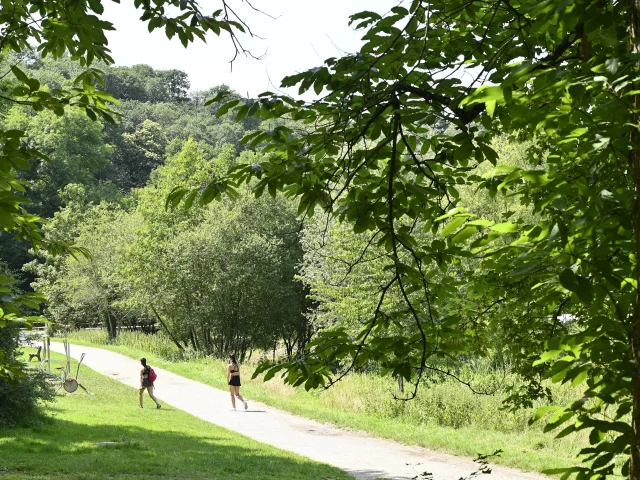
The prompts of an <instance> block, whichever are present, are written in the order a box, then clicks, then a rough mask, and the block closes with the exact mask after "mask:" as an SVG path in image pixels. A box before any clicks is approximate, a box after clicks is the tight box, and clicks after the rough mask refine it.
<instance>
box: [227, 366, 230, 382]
mask: <svg viewBox="0 0 640 480" xmlns="http://www.w3.org/2000/svg"><path fill="white" fill-rule="evenodd" d="M230 378H231V365H228V366H227V383H229V379H230Z"/></svg>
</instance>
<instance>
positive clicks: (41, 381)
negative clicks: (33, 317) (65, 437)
mask: <svg viewBox="0 0 640 480" xmlns="http://www.w3.org/2000/svg"><path fill="white" fill-rule="evenodd" d="M0 350H2V351H3V352H4V354H5V356H6V357H7V358H8V359H10V360H16V359H19V358H20V355H21V351H20V348H19V330H18V328H17V327H5V328H0ZM52 398H53V392H52V390H51V387H50V386H49V384H48V383H47V381H46V378H45V375H44V373H42V372H40V371H33V370H30V371H28V373H27V376H26V378H23V379H21V380H20V381H19V383H18V385H17V386H14V385H10V384H9V383H7V382H5V381H4V380H1V379H0V428H6V427H14V426H30V425H35V424H39V423H42V422H43V420H44V415H43V414H42V412H41V409H40V406H41V403H42V402H44V401H50V400H52Z"/></svg>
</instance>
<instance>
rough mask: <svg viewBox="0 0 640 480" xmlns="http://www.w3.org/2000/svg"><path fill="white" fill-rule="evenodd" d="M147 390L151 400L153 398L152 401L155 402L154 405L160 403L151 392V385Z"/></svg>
mask: <svg viewBox="0 0 640 480" xmlns="http://www.w3.org/2000/svg"><path fill="white" fill-rule="evenodd" d="M147 392H149V396H150V397H151V400H153V401H154V402H156V406H158V405H160V404H159V403H158V399H157V398H156V396H155V395H154V394H153V387H147Z"/></svg>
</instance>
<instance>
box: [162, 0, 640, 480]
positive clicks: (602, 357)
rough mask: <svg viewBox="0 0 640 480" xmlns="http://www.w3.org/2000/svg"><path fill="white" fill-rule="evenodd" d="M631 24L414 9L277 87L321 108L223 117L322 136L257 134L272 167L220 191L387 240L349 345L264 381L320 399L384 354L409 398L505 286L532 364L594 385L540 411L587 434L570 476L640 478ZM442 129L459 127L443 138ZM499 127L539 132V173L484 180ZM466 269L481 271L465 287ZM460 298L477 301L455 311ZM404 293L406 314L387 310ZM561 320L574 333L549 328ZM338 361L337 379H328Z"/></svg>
mask: <svg viewBox="0 0 640 480" xmlns="http://www.w3.org/2000/svg"><path fill="white" fill-rule="evenodd" d="M639 19H640V5H639V4H638V2H637V1H635V0H634V1H630V2H613V1H606V0H605V1H600V2H591V1H576V2H571V3H570V4H568V3H566V2H562V1H560V0H546V1H543V2H534V1H528V0H525V1H520V2H512V1H502V0H495V1H488V2H463V1H453V2H451V1H446V2H444V1H440V0H433V1H428V2H427V1H421V0H414V1H413V2H412V3H411V5H410V7H409V8H408V9H407V8H404V7H403V6H397V7H394V8H393V9H391V12H390V13H389V14H388V15H386V16H384V17H382V16H380V15H378V14H376V13H373V12H361V13H358V14H356V15H353V16H352V17H351V23H352V24H353V25H354V26H355V27H356V28H359V29H362V30H363V31H364V36H363V40H364V45H363V46H362V48H361V49H360V50H359V51H358V52H357V53H356V54H353V55H346V56H343V57H341V58H331V59H328V60H327V61H326V62H325V64H324V65H323V66H320V67H317V68H314V69H312V70H309V71H306V72H301V73H299V74H296V75H293V76H291V77H288V78H286V79H285V80H283V82H282V86H283V87H291V86H294V85H298V86H299V92H300V93H303V92H305V91H307V90H309V89H311V88H313V90H314V91H315V92H316V94H318V95H321V98H320V99H319V100H317V101H313V102H304V101H301V100H295V99H292V98H289V97H287V96H282V95H276V94H272V93H265V94H263V95H261V97H260V99H259V101H258V102H256V103H254V104H253V105H242V104H239V103H238V102H237V101H235V100H234V101H232V102H231V103H228V104H227V105H226V106H223V107H222V108H221V110H220V111H228V110H229V109H234V110H235V111H236V114H237V118H238V119H243V118H244V117H245V116H247V115H255V116H257V117H259V118H262V119H265V120H266V119H272V118H291V119H293V120H296V121H300V122H304V123H306V124H308V125H309V126H310V129H309V133H308V134H305V135H299V134H297V132H294V131H293V130H292V129H291V128H290V127H288V126H284V125H283V126H279V127H277V128H275V129H273V130H262V131H256V132H253V133H251V134H249V135H248V136H247V137H245V141H246V142H247V143H248V144H249V145H252V146H258V145H261V144H263V145H265V147H264V150H263V151H264V153H265V156H266V158H265V160H264V161H262V162H260V164H258V165H240V166H238V167H237V168H236V169H234V170H233V171H231V172H230V173H229V175H228V176H227V177H226V178H224V179H220V178H216V179H214V181H213V183H212V184H216V185H217V184H222V185H226V184H227V183H228V184H229V185H234V184H237V183H239V182H243V181H246V180H247V179H248V178H257V179H258V183H257V184H256V185H255V187H254V188H255V191H256V193H258V194H261V193H262V192H263V191H264V190H267V191H269V192H270V193H271V194H275V192H277V191H283V192H285V193H286V194H287V195H289V196H295V197H297V198H298V200H299V212H300V213H301V214H302V213H304V214H306V215H312V214H313V213H314V210H315V209H316V208H322V209H324V210H325V211H328V212H330V213H331V214H332V215H333V216H335V217H337V218H338V219H339V220H341V221H347V222H350V223H351V224H352V225H353V228H354V232H356V233H361V232H368V234H370V235H371V236H374V234H377V237H376V242H377V245H379V246H380V247H382V248H384V249H385V250H386V256H387V264H388V266H387V268H388V269H389V272H390V276H391V280H390V281H389V283H387V284H386V285H382V286H381V287H380V288H379V290H378V300H377V302H376V305H377V307H376V308H375V309H374V311H373V313H372V314H371V315H369V316H368V318H366V319H365V324H364V326H363V328H362V329H361V330H360V332H359V334H358V335H357V336H355V337H352V336H349V335H348V334H347V333H346V332H344V331H343V330H334V331H327V332H323V333H321V334H320V335H319V336H318V337H317V339H316V340H315V341H314V342H312V343H311V344H310V349H309V351H308V352H307V356H306V358H305V359H304V360H302V361H297V362H291V363H287V364H281V365H271V364H269V363H265V364H264V365H263V367H262V368H260V369H258V371H257V373H261V372H264V371H267V372H268V373H267V378H268V377H270V376H272V375H274V374H275V373H277V372H278V371H282V370H284V372H285V378H286V379H287V380H288V381H291V382H293V383H294V384H300V383H302V382H304V383H305V385H306V387H307V388H313V387H318V386H327V385H331V384H332V383H333V382H335V381H337V380H339V379H340V378H341V376H342V375H344V374H346V373H348V372H349V371H352V370H353V369H355V368H358V367H359V366H361V365H364V364H365V363H367V362H377V363H379V364H380V365H381V366H382V367H383V368H384V369H385V371H388V372H389V373H391V374H393V375H401V376H403V377H404V378H405V379H406V380H407V381H412V382H413V383H414V385H415V388H417V387H418V386H419V385H420V380H421V378H422V377H423V375H424V374H425V372H428V371H429V370H432V369H436V368H438V367H437V366H436V364H435V361H436V360H437V359H438V358H447V357H455V356H456V355H458V354H460V353H463V352H466V351H468V348H469V344H468V343H467V342H462V343H461V342H460V341H459V340H460V335H463V336H464V335H467V334H468V333H469V332H470V331H471V333H472V334H474V335H475V334H476V333H480V334H481V333H482V332H483V331H486V330H490V329H491V328H492V324H493V322H494V319H496V321H502V322H504V318H505V316H506V315H502V316H501V315H496V316H494V315H493V314H492V313H493V311H499V308H500V305H501V304H502V303H503V299H502V298H501V297H498V298H496V293H497V292H498V291H502V292H506V295H507V298H508V299H510V300H512V301H511V302H507V304H506V306H507V307H510V308H513V309H514V310H511V313H512V314H513V313H517V312H518V310H517V308H521V309H522V307H524V309H526V310H528V311H530V312H533V313H535V316H536V317H537V318H539V322H540V323H542V324H544V326H545V328H544V330H545V331H546V332H547V333H548V334H549V335H550V338H549V341H548V342H547V344H546V348H547V351H546V352H543V351H540V350H538V355H540V354H541V356H540V358H539V361H538V362H539V363H540V365H542V366H543V364H544V363H545V362H551V365H550V366H549V367H548V368H546V371H547V374H548V375H550V376H551V378H552V379H553V380H554V381H571V382H572V383H574V384H575V385H578V384H581V383H584V382H586V386H585V396H584V398H583V399H582V400H580V401H578V402H575V403H573V404H571V405H566V406H563V407H562V408H557V407H554V408H556V410H555V413H554V414H553V415H552V416H551V417H550V418H548V422H549V425H548V428H549V429H552V428H555V427H558V426H560V425H565V426H566V425H567V422H571V423H569V424H568V427H566V428H565V429H564V430H562V431H561V432H560V435H566V434H569V433H571V432H573V431H575V430H582V429H589V430H590V431H591V437H590V439H591V442H592V444H593V446H591V447H589V448H586V449H584V450H583V452H582V453H583V454H584V455H585V458H586V460H587V461H588V462H589V463H588V466H586V467H582V466H577V467H574V468H572V469H569V470H567V471H565V475H566V476H569V475H570V474H575V475H576V477H577V478H604V477H606V476H608V475H610V474H611V473H612V472H613V471H614V460H615V458H616V457H617V456H619V455H623V456H626V457H627V458H626V462H625V463H624V466H623V468H622V472H623V474H624V475H627V476H629V478H631V479H634V480H637V479H639V478H640V353H639V352H640V299H639V298H638V290H637V285H638V278H639V275H640V270H639V269H638V267H637V262H636V258H637V256H638V253H639V252H640V130H639V125H638V120H637V115H638V105H640V94H639V93H638V92H639V91H640V90H639V89H638V82H639V81H640V70H639V65H638V57H637V55H638V53H640V33H639V32H638V28H640V23H639V22H640V20H639ZM463 74H464V76H465V77H466V78H467V79H468V80H467V79H465V81H461V79H460V78H461V77H462V76H463ZM221 98H222V95H219V96H217V97H216V98H214V99H212V101H219V100H220V99H221ZM443 121H444V122H447V123H449V124H451V125H453V127H455V129H454V130H453V131H450V130H449V131H445V132H441V133H436V134H434V133H432V132H433V131H438V130H440V129H439V128H438V126H439V125H441V124H442V122H443ZM440 131H441V130H440ZM497 135H507V136H509V138H510V139H512V140H516V139H527V140H530V141H531V143H530V146H529V147H528V148H527V152H526V158H527V161H528V163H529V164H530V165H533V166H534V167H533V168H530V167H525V168H522V167H518V166H514V167H510V168H506V169H505V168H502V169H496V170H495V171H494V172H493V173H490V174H488V175H487V176H486V177H485V178H482V177H480V176H479V175H477V173H476V172H477V170H478V166H479V165H481V164H482V163H483V162H489V163H491V164H495V163H496V160H497V154H496V152H495V151H494V149H493V148H492V146H491V140H492V139H493V138H494V137H496V136H497ZM461 185H475V186H476V187H480V188H482V189H487V191H488V192H490V193H491V194H492V195H497V196H499V195H503V194H506V195H511V196H514V197H515V198H517V199H518V200H519V202H520V203H521V204H522V205H523V206H526V207H528V208H529V209H530V210H531V214H530V215H529V216H528V217H527V218H523V219H519V220H518V221H517V222H509V221H506V222H505V221H499V222H498V223H496V222H495V221H494V220H491V219H487V218H479V217H478V216H477V214H476V213H475V212H472V211H469V210H467V209H465V208H463V207H462V205H461V202H460V191H459V189H460V187H459V186H461ZM187 194H188V193H187V192H184V191H181V190H180V189H178V190H176V191H175V192H174V196H173V197H172V199H178V198H179V197H181V196H182V197H183V196H185V195H187ZM208 200H211V199H210V198H206V199H204V202H205V203H206V201H208ZM424 231H430V232H431V233H432V234H433V236H426V237H425V236H421V234H420V232H424ZM468 258H473V259H475V265H477V267H478V268H477V269H476V270H475V271H473V272H469V273H474V274H473V275H468V276H465V275H460V270H459V269H460V266H463V265H465V263H464V262H463V260H464V259H468ZM473 264H474V263H473V262H472V263H471V264H468V263H467V265H473ZM437 276H440V278H442V280H441V281H434V278H436V277H437ZM461 290H462V291H464V292H465V295H464V298H465V300H466V308H464V309H461V310H460V311H451V310H450V309H448V308H446V304H447V302H449V301H450V299H451V298H455V297H456V295H458V292H459V291H461ZM514 292H515V293H514ZM392 293H393V294H395V295H399V296H400V297H401V298H402V299H403V306H402V308H396V309H394V310H393V311H388V310H386V308H385V307H384V305H385V303H384V302H385V299H386V297H387V295H389V294H392ZM516 298H517V299H518V302H514V301H513V300H514V299H516ZM489 312H491V314H489ZM507 313H509V311H507ZM563 314H569V315H570V316H571V318H573V319H574V320H575V323H574V327H575V328H574V331H573V332H569V331H567V329H564V328H556V327H558V324H559V323H560V320H559V319H560V317H561V315H563ZM398 322H399V323H400V324H402V325H404V326H405V328H403V329H401V330H400V331H398V330H396V329H395V325H396V324H397V323H398ZM409 325H411V328H409ZM480 338H482V335H481V337H480ZM534 340H535V341H536V342H537V341H538V339H534ZM534 343H535V342H534ZM559 355H560V357H559V359H558V360H556V361H553V360H554V358H556V357H558V356H559ZM336 362H342V365H343V366H344V368H343V369H342V371H341V372H339V374H338V375H337V376H334V375H333V374H332V371H331V366H332V365H334V364H335V363H336ZM444 373H449V372H444ZM532 380H533V379H532ZM534 390H535V389H534ZM614 406H615V407H616V411H615V413H612V414H611V415H609V413H608V411H607V407H610V408H613V407H614ZM551 409H552V407H549V408H548V409H546V410H541V411H540V412H539V416H542V415H544V414H545V413H549V411H550V410H551Z"/></svg>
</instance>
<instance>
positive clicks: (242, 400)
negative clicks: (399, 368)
mask: <svg viewBox="0 0 640 480" xmlns="http://www.w3.org/2000/svg"><path fill="white" fill-rule="evenodd" d="M233 388H234V393H235V395H236V397H238V399H239V400H240V401H241V402H242V403H243V404H244V409H245V410H246V409H247V408H248V405H247V401H246V400H245V399H244V398H243V397H242V395H240V387H233Z"/></svg>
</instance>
